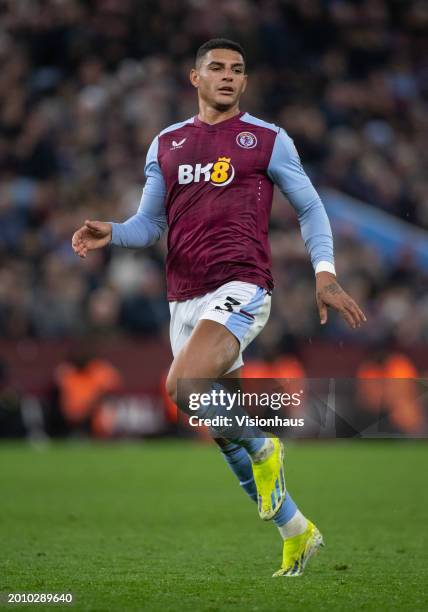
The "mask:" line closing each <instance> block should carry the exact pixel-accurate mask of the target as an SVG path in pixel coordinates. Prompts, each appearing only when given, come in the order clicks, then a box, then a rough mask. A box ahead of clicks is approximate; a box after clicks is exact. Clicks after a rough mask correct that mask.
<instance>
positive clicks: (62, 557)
mask: <svg viewBox="0 0 428 612" xmlns="http://www.w3.org/2000/svg"><path fill="white" fill-rule="evenodd" d="M0 462H1V471H0V486H1V488H0V511H1V514H0V547H1V558H0V592H3V593H4V592H57V593H61V592H72V593H73V595H74V604H73V606H60V605H56V606H48V605H43V606H42V605H40V606H34V605H25V606H19V608H20V609H25V608H27V609H39V610H47V609H59V608H61V609H64V608H65V609H70V610H74V611H75V610H91V611H100V612H101V611H102V612H105V611H116V610H117V611H119V612H122V611H128V610H148V611H150V612H151V611H157V610H159V611H161V610H162V611H165V610H167V611H169V610H174V611H176V610H180V611H181V610H191V611H192V612H199V611H205V610H206V611H212V612H214V611H223V610H224V611H233V610H234V611H238V610H239V611H241V610H242V611H246V612H247V611H252V610H254V611H264V610H266V611H269V612H276V611H278V610H288V611H290V612H294V611H296V610H304V611H308V610H317V611H318V610H377V611H384V610H388V611H390V610H426V609H427V607H428V589H427V585H428V571H427V567H428V560H427V533H428V527H427V523H428V521H427V518H428V517H427V508H428V486H427V484H428V476H427V474H428V445H427V444H426V442H424V441H420V442H417V441H414V442H410V441H409V442H399V441H364V442H363V441H350V442H319V443H313V442H303V443H302V442H300V443H293V444H292V443H290V444H289V445H287V449H286V473H287V485H288V487H289V489H290V491H291V492H292V495H293V497H294V498H295V500H296V501H297V502H298V503H299V505H300V507H301V509H302V510H303V512H304V513H305V514H307V516H309V517H310V518H312V519H313V520H314V521H315V522H316V524H317V525H318V526H319V528H320V529H321V530H322V532H323V534H324V537H325V540H326V547H325V548H324V549H323V551H322V552H321V554H320V555H318V556H317V557H315V558H314V559H313V560H312V561H311V562H310V563H309V565H308V566H307V570H306V573H305V575H304V576H303V577H301V578H294V579H287V578H283V579H279V578H278V579H272V578H271V574H272V573H273V571H275V570H276V569H277V568H278V567H279V562H280V558H281V548H282V547H281V543H280V539H279V535H278V533H277V530H276V529H275V527H274V526H273V525H271V524H266V523H263V522H262V521H260V519H259V518H258V516H257V512H256V506H255V504H252V502H250V501H249V500H248V499H247V497H246V496H245V494H244V493H243V492H242V491H241V490H240V489H239V487H238V485H237V483H236V482H235V477H234V476H233V474H232V473H231V472H230V471H229V468H228V467H227V465H226V464H225V462H224V461H223V459H222V458H221V457H220V456H219V453H218V451H217V450H216V449H215V448H214V447H213V446H211V445H210V444H198V443H187V442H179V441H169V442H168V441H163V442H142V443H140V444H129V443H126V444H125V443H124V444H122V443H117V444H105V445H104V444H91V443H87V444H85V443H74V444H73V443H68V444H54V445H52V446H47V447H46V448H45V449H41V450H36V449H34V448H31V447H30V446H25V445H21V444H2V445H1V446H0ZM16 607H18V606H11V605H5V604H4V603H3V604H2V609H13V608H16Z"/></svg>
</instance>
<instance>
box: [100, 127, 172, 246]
mask: <svg viewBox="0 0 428 612" xmlns="http://www.w3.org/2000/svg"><path fill="white" fill-rule="evenodd" d="M158 146H159V145H158V137H156V138H155V139H154V140H153V142H152V144H151V145H150V148H149V150H148V153H147V159H146V165H145V168H144V173H145V175H146V184H145V186H144V189H143V194H142V196H141V201H140V206H139V207H138V211H137V213H136V214H135V215H134V216H133V217H130V218H129V219H128V220H127V221H125V222H124V223H112V224H111V226H112V239H111V244H114V245H116V246H121V247H127V248H131V249H134V248H142V247H148V246H150V245H152V244H154V243H155V242H157V241H158V240H159V238H160V237H161V236H162V234H163V232H164V230H165V229H166V227H167V221H166V215H165V196H166V186H165V180H164V178H163V175H162V171H161V169H160V166H159V162H158Z"/></svg>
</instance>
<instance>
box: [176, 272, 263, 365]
mask: <svg viewBox="0 0 428 612" xmlns="http://www.w3.org/2000/svg"><path fill="white" fill-rule="evenodd" d="M270 306H271V294H270V292H269V291H267V290H266V289H263V288H262V287H258V286H257V285H253V284H251V283H245V282H241V281H232V282H230V283H226V284H225V285H222V286H221V287H219V288H218V289H216V290H215V291H211V292H210V293H206V294H205V295H201V296H199V297H195V298H192V299H190V300H185V301H184V302H170V303H169V309H170V312H171V324H170V339H171V348H172V352H173V355H174V357H175V356H176V355H177V354H178V353H179V352H180V350H181V349H182V347H183V345H184V343H185V342H186V340H187V339H188V338H189V337H190V335H191V333H192V332H193V330H194V328H195V327H196V324H197V322H198V321H199V320H200V319H209V320H210V321H217V323H221V325H224V326H225V327H227V329H228V330H229V331H230V332H232V334H233V335H234V336H235V337H236V338H237V339H238V341H239V343H240V345H241V349H240V352H239V356H238V358H237V359H236V361H235V363H234V364H233V365H232V367H231V368H229V370H228V372H232V371H233V370H236V368H239V367H241V366H242V365H243V363H244V361H243V359H242V352H243V351H244V350H245V348H246V347H247V346H248V345H249V344H250V342H252V341H253V340H254V338H255V337H256V336H257V335H258V334H259V333H260V332H261V331H262V329H263V327H264V326H265V325H266V322H267V320H268V318H269V313H270Z"/></svg>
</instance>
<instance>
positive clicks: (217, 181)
mask: <svg viewBox="0 0 428 612" xmlns="http://www.w3.org/2000/svg"><path fill="white" fill-rule="evenodd" d="M275 136H276V134H275V132H274V131H272V130H268V129H266V128H261V127H259V126H256V125H251V124H248V123H246V122H243V121H241V120H240V116H238V117H234V118H232V119H229V120H226V121H224V122H221V123H219V124H216V125H213V126H209V125H207V124H205V123H201V122H200V121H199V120H198V119H195V120H194V122H193V123H186V124H185V125H183V126H182V127H179V128H178V129H176V130H173V131H170V132H166V133H165V134H162V135H160V136H159V148H158V161H159V165H160V167H161V170H162V174H163V177H164V180H165V183H166V187H167V198H166V208H167V216H168V223H169V226H170V228H171V226H174V223H175V221H176V220H177V217H181V216H182V215H186V216H187V215H190V216H191V217H193V216H195V217H196V216H198V215H199V216H200V215H202V216H203V217H205V218H206V219H210V218H216V217H217V216H218V214H219V213H221V215H222V217H223V218H224V217H225V216H226V217H233V216H234V215H235V214H239V212H240V211H242V210H247V211H248V210H249V207H251V206H252V207H253V208H254V209H255V210H254V212H256V209H259V208H260V206H267V207H268V208H269V209H270V201H271V199H272V184H271V182H270V180H269V178H268V177H267V174H266V170H267V167H268V165H269V160H270V157H271V154H272V148H273V143H274V140H275Z"/></svg>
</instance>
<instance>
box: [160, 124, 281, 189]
mask: <svg viewBox="0 0 428 612" xmlns="http://www.w3.org/2000/svg"><path fill="white" fill-rule="evenodd" d="M261 140H262V139H261V138H260V137H258V135H257V134H256V133H254V132H248V131H245V130H221V131H220V130H217V131H212V132H210V131H204V130H191V131H189V132H188V133H187V134H182V135H179V136H177V135H175V136H170V137H169V138H168V134H166V135H165V138H164V140H163V142H162V147H161V151H160V155H159V163H160V166H161V170H162V174H163V176H164V178H165V181H166V183H167V186H168V187H169V188H171V187H174V186H185V185H195V184H210V185H214V186H226V185H229V184H231V183H232V182H234V181H237V180H244V179H249V178H251V177H253V178H257V177H258V176H259V175H260V174H264V173H265V172H266V169H267V166H268V164H269V157H270V156H269V154H268V153H269V152H268V150H267V146H266V143H264V142H262V141H261Z"/></svg>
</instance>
